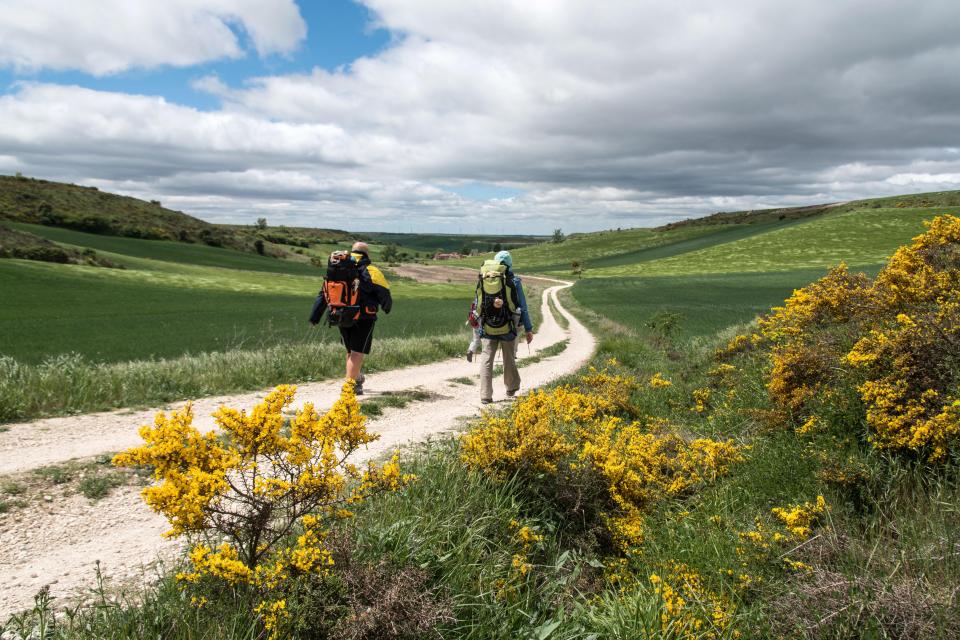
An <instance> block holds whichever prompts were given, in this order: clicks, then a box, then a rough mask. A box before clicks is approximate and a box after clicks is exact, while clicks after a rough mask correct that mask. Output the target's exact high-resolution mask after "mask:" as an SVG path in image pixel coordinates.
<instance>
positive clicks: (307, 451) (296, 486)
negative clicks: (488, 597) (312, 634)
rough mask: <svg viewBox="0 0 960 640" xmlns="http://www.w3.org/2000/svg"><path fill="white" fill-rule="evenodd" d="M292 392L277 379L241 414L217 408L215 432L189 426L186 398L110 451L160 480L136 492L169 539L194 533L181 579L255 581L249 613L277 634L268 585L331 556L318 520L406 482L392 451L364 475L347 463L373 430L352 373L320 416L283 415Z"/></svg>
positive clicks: (319, 566)
mask: <svg viewBox="0 0 960 640" xmlns="http://www.w3.org/2000/svg"><path fill="white" fill-rule="evenodd" d="M295 391H296V388H295V387H293V386H288V385H282V386H279V387H277V388H276V389H275V390H274V391H272V392H271V393H270V394H268V395H267V397H266V398H264V400H263V402H261V403H260V404H258V405H257V406H256V407H254V409H253V410H252V411H251V412H250V413H249V414H248V413H246V412H244V411H237V410H235V409H230V408H227V407H221V408H220V409H218V410H217V411H216V412H215V413H214V419H215V420H216V423H217V426H218V427H219V428H220V431H221V433H220V434H216V433H214V432H210V433H206V434H201V433H200V432H199V431H197V430H196V429H195V428H194V427H193V426H192V422H193V411H192V407H191V406H190V405H187V406H186V408H184V409H182V410H180V411H175V412H173V413H172V414H170V415H166V414H164V413H159V414H157V417H156V419H155V421H154V424H153V426H144V427H142V428H141V429H140V435H141V437H142V438H143V440H144V444H143V445H142V446H139V447H134V448H132V449H130V450H128V451H126V452H123V453H121V454H118V455H117V456H116V457H115V458H114V464H117V465H122V466H131V465H150V466H153V467H154V473H153V476H154V479H155V480H156V483H155V484H154V485H152V486H150V487H147V488H146V489H144V490H143V494H142V495H143V498H144V500H145V501H146V503H147V504H148V505H149V506H150V507H151V508H152V509H153V510H154V511H157V512H158V513H161V514H163V515H164V516H166V517H167V519H168V520H169V521H170V525H171V529H170V531H168V532H167V533H166V534H165V535H167V536H186V537H187V538H188V539H189V540H190V541H191V548H190V551H189V555H188V558H189V561H190V565H191V569H190V570H189V571H185V572H183V573H180V574H179V575H178V576H177V578H178V579H179V580H181V581H182V582H184V583H186V584H189V583H196V582H199V581H201V580H205V579H212V580H214V581H217V582H220V583H224V584H227V585H232V586H245V587H251V588H254V589H256V590H257V591H258V592H260V593H261V594H262V598H263V600H262V602H261V604H260V606H259V607H258V608H257V613H258V614H260V616H261V618H262V620H263V622H264V625H265V627H266V628H267V629H268V630H269V631H271V633H272V634H273V635H274V636H276V635H277V633H279V629H280V628H281V625H282V623H283V621H284V620H285V619H286V618H285V616H286V615H287V612H286V603H285V601H284V600H283V599H282V598H279V599H278V598H277V597H275V595H274V592H275V591H276V590H277V589H278V588H279V587H280V586H282V584H283V583H284V581H286V580H288V579H290V578H292V577H295V576H297V575H299V574H317V573H321V574H322V573H324V572H326V571H327V570H328V568H329V567H330V565H332V564H333V559H332V557H331V555H330V553H329V551H327V550H326V549H324V547H323V543H324V539H325V536H326V529H325V525H326V523H328V522H329V521H330V519H333V518H340V517H346V516H349V515H350V511H349V509H348V507H349V506H350V505H352V504H356V503H358V502H360V501H362V500H364V499H365V498H366V497H367V496H369V495H371V494H372V493H374V492H376V491H382V490H395V489H398V488H400V487H402V486H403V485H405V484H406V483H407V482H409V481H410V480H411V479H412V476H409V475H404V474H402V473H401V472H400V468H399V464H398V461H397V457H396V456H394V458H393V459H392V460H390V461H389V462H388V463H386V464H384V465H382V466H377V465H373V464H370V465H368V466H367V469H366V470H364V471H361V470H360V469H358V468H357V467H356V466H355V465H353V464H351V463H350V462H348V459H349V457H350V455H351V454H352V453H353V452H355V451H356V450H357V449H358V448H359V447H361V446H363V445H365V444H367V443H369V442H372V441H373V440H375V439H377V437H378V436H376V435H374V434H371V433H368V432H367V430H366V421H365V417H364V416H363V414H362V413H361V412H360V406H359V404H358V403H357V399H356V396H355V394H354V384H353V382H352V381H347V382H346V383H345V384H344V385H343V389H342V391H341V396H340V398H339V399H338V400H337V401H336V402H335V403H334V405H333V406H332V407H331V408H330V410H329V411H327V412H326V413H324V414H320V413H318V412H317V411H316V410H315V409H314V407H313V405H312V404H310V403H307V404H305V405H304V406H303V408H302V409H300V410H299V411H298V412H297V413H296V415H295V416H294V417H293V418H291V419H289V420H288V419H286V418H285V416H284V411H285V409H286V408H287V407H288V406H289V405H290V404H291V403H292V402H293V397H294V393H295ZM198 601H199V600H198Z"/></svg>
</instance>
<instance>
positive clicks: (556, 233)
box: [553, 229, 564, 244]
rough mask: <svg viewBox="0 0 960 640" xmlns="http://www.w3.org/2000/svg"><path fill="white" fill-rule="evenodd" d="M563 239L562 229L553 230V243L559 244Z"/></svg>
mask: <svg viewBox="0 0 960 640" xmlns="http://www.w3.org/2000/svg"><path fill="white" fill-rule="evenodd" d="M563 240H564V235H563V229H554V230H553V243H554V244H560V243H561V242H563Z"/></svg>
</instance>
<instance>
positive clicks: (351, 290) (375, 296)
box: [310, 242, 393, 395]
mask: <svg viewBox="0 0 960 640" xmlns="http://www.w3.org/2000/svg"><path fill="white" fill-rule="evenodd" d="M392 308H393V297H392V296H391V295H390V283H389V282H387V279H386V278H385V277H384V275H383V272H382V271H380V269H378V268H377V267H375V266H373V265H372V264H371V263H370V248H369V247H368V246H367V243H365V242H355V243H354V244H353V249H352V250H351V251H350V252H347V251H334V252H333V253H332V254H330V259H329V261H328V262H327V275H326V277H325V278H324V279H323V288H322V289H320V293H319V294H317V300H316V302H314V303H313V310H312V311H311V312H310V324H312V325H314V326H316V325H317V324H318V323H319V322H320V319H321V318H322V317H323V313H324V311H327V324H329V325H330V326H331V327H338V328H339V329H340V340H341V341H342V342H343V346H344V347H345V348H346V349H347V378H350V379H352V380H355V381H356V387H355V391H356V394H357V395H363V381H364V376H363V373H362V372H361V370H362V368H363V360H364V357H365V356H367V355H369V354H370V347H371V345H372V343H373V328H374V325H376V322H377V311H379V310H380V309H383V312H384V313H388V314H389V313H390V310H391V309H392Z"/></svg>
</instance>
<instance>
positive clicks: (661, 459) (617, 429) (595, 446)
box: [461, 371, 741, 551]
mask: <svg viewBox="0 0 960 640" xmlns="http://www.w3.org/2000/svg"><path fill="white" fill-rule="evenodd" d="M582 382H583V384H582V385H581V386H578V387H576V388H574V387H572V386H562V387H558V388H556V389H552V390H550V391H535V392H533V393H531V394H530V395H528V396H526V397H525V398H521V399H519V400H518V401H517V402H516V403H515V404H514V406H513V407H512V409H511V411H510V412H509V413H508V414H506V415H504V416H496V415H487V416H485V417H484V418H483V419H482V420H481V422H480V423H479V424H478V425H477V426H476V427H474V428H473V429H472V430H470V431H469V432H468V433H467V434H465V435H464V436H463V437H462V438H461V450H462V459H463V461H464V462H465V463H466V464H467V465H468V466H470V467H473V468H477V469H481V470H483V471H484V472H486V473H488V474H490V475H492V476H494V477H495V478H498V479H500V480H503V479H505V478H506V477H508V476H511V475H513V474H531V473H533V474H548V475H556V474H558V473H559V472H570V473H578V472H585V473H586V475H588V476H589V477H591V478H599V479H600V481H601V482H602V488H601V489H602V493H603V494H604V496H605V502H606V504H607V505H608V509H607V510H606V511H605V512H604V513H603V514H602V518H603V522H604V524H605V525H606V527H607V529H608V531H609V532H610V535H611V538H612V539H613V541H614V542H615V543H616V544H617V545H618V546H619V547H620V549H621V550H623V551H629V550H631V549H632V548H634V547H636V546H637V545H639V544H640V543H641V542H642V540H643V513H644V512H645V511H647V510H648V508H649V507H650V506H651V505H652V504H653V503H654V502H656V501H657V500H660V499H663V498H668V497H675V496H680V495H682V494H684V493H686V492H689V491H690V490H692V489H694V488H695V487H696V486H698V485H700V484H702V483H704V482H708V481H711V480H713V479H714V478H716V477H717V476H718V475H721V474H724V473H726V472H727V470H728V469H729V466H730V465H731V464H732V463H733V462H736V461H738V460H740V459H741V454H740V450H739V448H738V447H737V446H736V445H734V444H733V443H732V442H717V441H713V440H709V439H696V440H692V441H688V440H686V439H684V438H682V437H680V436H678V435H677V434H676V433H675V432H674V430H673V429H672V428H671V427H670V425H669V424H668V423H666V422H665V421H663V420H649V421H647V422H641V421H637V420H633V419H631V418H630V416H631V415H633V414H634V413H635V409H634V408H633V407H632V406H630V405H629V398H630V396H629V391H630V390H632V389H635V388H637V386H638V383H637V381H636V379H634V378H632V377H629V376H621V375H614V374H611V373H609V372H607V371H603V372H597V371H591V372H590V373H589V374H588V375H587V376H584V377H583V378H582ZM623 414H626V415H627V417H626V419H625V418H624V417H623Z"/></svg>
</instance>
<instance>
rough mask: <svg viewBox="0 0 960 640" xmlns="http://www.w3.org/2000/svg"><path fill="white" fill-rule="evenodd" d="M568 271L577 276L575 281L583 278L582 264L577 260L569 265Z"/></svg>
mask: <svg viewBox="0 0 960 640" xmlns="http://www.w3.org/2000/svg"><path fill="white" fill-rule="evenodd" d="M570 271H571V272H573V275H575V276H577V279H578V280H579V279H581V278H583V263H582V262H580V261H579V260H574V261H573V262H571V263H570Z"/></svg>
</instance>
